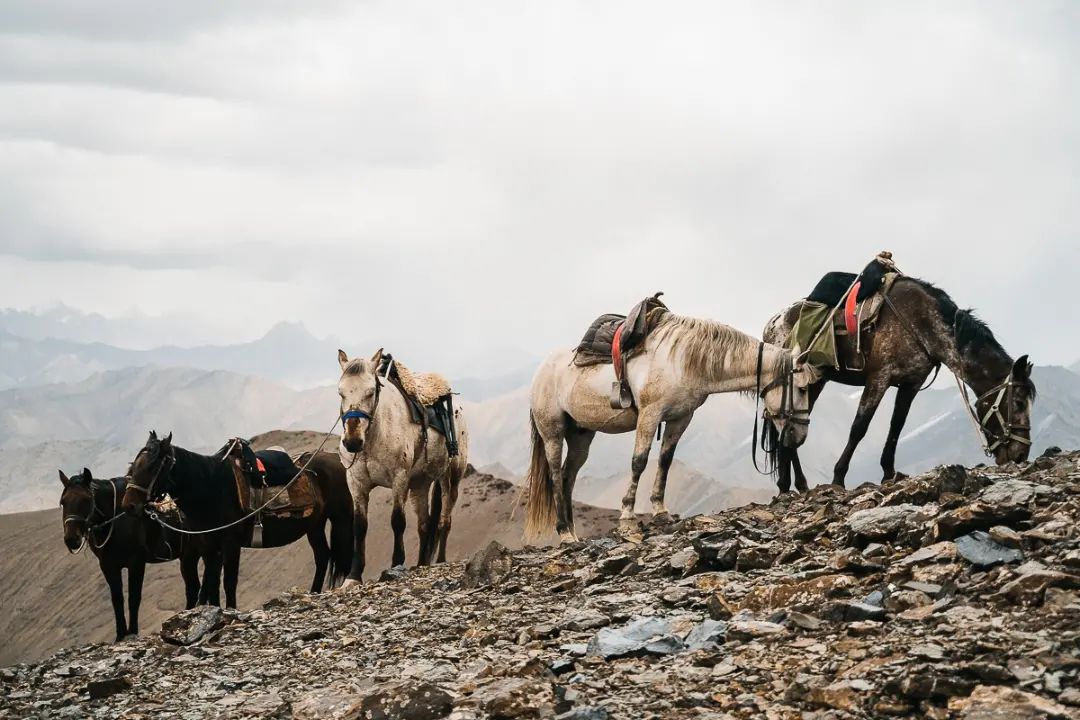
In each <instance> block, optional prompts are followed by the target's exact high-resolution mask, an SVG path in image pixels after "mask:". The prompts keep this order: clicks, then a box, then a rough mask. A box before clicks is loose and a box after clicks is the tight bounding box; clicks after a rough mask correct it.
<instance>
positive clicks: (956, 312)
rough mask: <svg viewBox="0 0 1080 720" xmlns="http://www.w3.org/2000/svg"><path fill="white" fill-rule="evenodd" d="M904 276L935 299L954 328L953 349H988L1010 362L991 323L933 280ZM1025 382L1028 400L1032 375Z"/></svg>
mask: <svg viewBox="0 0 1080 720" xmlns="http://www.w3.org/2000/svg"><path fill="white" fill-rule="evenodd" d="M905 279H907V280H910V281H912V282H914V283H915V284H916V285H918V286H919V287H920V288H922V290H923V291H924V292H925V293H926V294H927V295H929V296H930V297H931V298H933V299H934V302H935V303H936V304H937V309H938V313H939V314H940V315H941V319H942V320H944V321H945V324H946V325H947V326H949V327H951V328H953V334H954V337H955V340H956V349H957V350H958V351H959V352H960V353H961V354H963V353H965V352H967V351H969V350H971V351H973V352H975V353H978V352H980V351H983V350H988V351H990V352H991V353H994V354H996V355H999V356H1001V357H1003V358H1007V359H1009V361H1010V364H1011V362H1012V359H1011V358H1012V356H1011V355H1009V353H1008V352H1006V351H1005V348H1003V347H1002V346H1001V343H1000V342H999V341H998V339H997V338H996V337H995V336H994V331H993V330H991V329H990V326H989V325H987V324H986V321H984V320H983V319H982V318H980V317H978V316H977V315H976V314H975V311H974V310H973V309H972V308H967V309H961V308H960V307H959V306H958V305H957V304H956V302H955V301H954V300H953V299H952V298H951V297H949V293H947V292H945V291H944V290H942V289H941V288H939V287H938V286H937V285H934V284H933V283H932V282H929V281H927V280H920V279H919V278H913V277H910V276H906V277H905ZM1027 382H1028V391H1029V392H1030V393H1031V399H1032V400H1034V399H1035V383H1034V382H1032V380H1031V378H1028V381H1027Z"/></svg>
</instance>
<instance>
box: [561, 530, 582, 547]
mask: <svg viewBox="0 0 1080 720" xmlns="http://www.w3.org/2000/svg"><path fill="white" fill-rule="evenodd" d="M577 541H578V536H577V535H576V534H574V533H572V532H564V533H559V544H560V545H565V544H569V543H576V542H577Z"/></svg>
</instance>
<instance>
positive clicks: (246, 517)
mask: <svg viewBox="0 0 1080 720" xmlns="http://www.w3.org/2000/svg"><path fill="white" fill-rule="evenodd" d="M337 424H338V420H334V424H333V425H331V426H330V429H329V430H327V431H326V435H324V436H323V439H322V442H320V443H319V447H317V448H316V449H315V452H313V453H311V456H310V457H309V458H308V459H307V462H306V463H304V466H303V467H301V468H300V469H299V470H297V471H296V474H295V475H293V476H292V479H291V480H289V482H287V483H285V484H284V485H282V486H281V488H280V489H279V490H278V491H277V492H276V493H274V494H273V495H272V496H271V497H270V499H269V500H267V501H266V502H265V503H263V504H262V506H261V507H258V508H256V509H254V510H252V511H251V512H249V513H248V514H247V515H244V516H243V517H242V518H240V519H238V520H233V521H232V522H230V523H227V524H225V525H221V526H220V527H216V528H210V529H209V530H186V529H184V528H178V527H175V526H173V525H170V524H169V523H167V522H165V521H164V520H162V519H161V517H160V516H159V515H158V514H157V513H156V512H155V511H153V510H148V509H146V508H144V512H145V513H146V515H147V517H149V518H150V519H151V520H153V521H154V522H156V523H157V524H158V525H160V526H161V527H163V528H166V529H168V530H172V531H173V532H177V533H180V534H181V535H207V534H209V533H215V532H219V531H221V530H228V529H229V528H231V527H235V526H236V525H239V524H240V523H242V522H246V521H248V520H250V519H251V518H253V517H255V516H256V515H258V514H259V513H261V512H262V511H263V510H265V509H266V508H268V507H270V504H271V503H273V502H274V500H277V498H278V497H279V496H280V495H281V493H283V492H285V491H286V490H288V489H289V486H290V485H292V484H293V483H294V482H296V480H297V478H299V477H300V476H301V475H303V474H304V472H305V471H306V470H307V469H308V466H309V465H311V461H312V460H314V459H315V456H316V455H318V454H319V453H320V452H321V451H322V449H323V446H324V445H326V441H327V440H329V439H330V436H331V435H333V434H334V429H335V428H336V427H337ZM174 460H175V458H174ZM163 464H164V463H163ZM159 469H160V468H159ZM154 479H155V480H156V479H157V475H156V474H155V475H154ZM150 486H151V487H153V481H151V484H150ZM132 487H138V486H137V485H134V484H132ZM140 490H143V489H142V488H140ZM143 492H147V490H143ZM148 497H149V495H148Z"/></svg>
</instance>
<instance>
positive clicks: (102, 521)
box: [60, 468, 214, 640]
mask: <svg viewBox="0 0 1080 720" xmlns="http://www.w3.org/2000/svg"><path fill="white" fill-rule="evenodd" d="M60 482H62V483H63V484H64V490H63V492H62V493H61V494H60V507H61V508H62V509H63V513H64V544H65V545H67V547H68V550H69V551H70V552H73V553H74V552H79V551H80V550H82V548H83V547H85V546H86V545H89V546H90V549H91V550H92V551H93V553H94V555H96V556H97V558H98V563H99V564H100V566H101V574H102V575H104V576H105V582H106V583H108V585H109V592H110V594H111V596H112V605H113V613H114V614H115V615H116V639H117V640H121V639H123V638H124V637H125V636H127V635H129V634H131V635H138V633H139V604H140V602H141V601H142V587H143V576H144V572H145V570H146V564H147V563H161V562H171V561H173V560H180V574H181V575H182V576H183V578H184V591H185V592H184V594H185V604H186V607H188V608H189V609H190V608H193V607H195V604H196V602H197V601H199V599H200V590H201V586H200V583H199V558H200V556H201V555H202V551H203V545H202V543H201V542H199V541H198V540H197V539H195V538H191V537H185V536H184V535H181V534H180V533H176V532H173V531H171V530H166V529H165V528H162V527H161V526H160V525H158V524H157V523H155V522H152V521H151V520H150V519H149V518H147V517H144V516H139V517H132V516H129V515H126V514H124V512H123V511H122V510H121V507H120V500H121V498H122V497H123V495H124V491H125V489H126V483H125V479H124V478H113V479H112V480H98V479H95V478H94V477H93V476H92V475H91V474H90V471H89V470H87V469H85V468H84V469H83V471H82V472H81V473H79V474H77V475H75V476H73V477H71V478H69V477H68V476H67V475H65V474H64V472H63V471H62V470H61V471H60ZM166 517H167V518H168V519H169V520H170V521H171V522H172V523H179V522H180V516H179V513H176V512H173V513H166ZM124 568H127V571H128V614H129V619H125V617H124V580H123V575H122V570H123V569H124ZM213 572H214V569H213V563H208V564H207V575H208V576H209V575H212V574H213ZM204 599H205V598H204Z"/></svg>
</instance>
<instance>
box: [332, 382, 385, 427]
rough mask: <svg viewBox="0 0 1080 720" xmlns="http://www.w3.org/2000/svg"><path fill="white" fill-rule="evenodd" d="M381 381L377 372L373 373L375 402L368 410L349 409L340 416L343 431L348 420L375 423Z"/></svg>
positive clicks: (380, 392)
mask: <svg viewBox="0 0 1080 720" xmlns="http://www.w3.org/2000/svg"><path fill="white" fill-rule="evenodd" d="M386 373H387V376H389V374H390V368H389V367H387V368H386ZM382 385H383V384H382V380H381V379H380V377H379V372H378V370H377V369H376V371H375V402H374V403H372V405H371V409H370V410H361V409H360V408H358V407H355V406H354V407H350V408H349V409H348V410H346V411H345V412H343V413H342V414H341V429H342V432H344V430H345V423H346V422H348V421H349V420H367V421H368V422H369V423H370V422H374V421H375V411H376V410H378V409H379V398H380V397H382Z"/></svg>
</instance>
